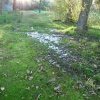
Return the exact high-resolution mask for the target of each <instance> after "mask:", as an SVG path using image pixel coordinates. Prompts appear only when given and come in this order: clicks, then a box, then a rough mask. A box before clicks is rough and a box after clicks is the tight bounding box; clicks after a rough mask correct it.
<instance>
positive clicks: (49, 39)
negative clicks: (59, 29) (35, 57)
mask: <svg viewBox="0 0 100 100" xmlns="http://www.w3.org/2000/svg"><path fill="white" fill-rule="evenodd" d="M27 35H28V36H31V37H32V38H34V39H37V40H38V41H39V42H41V43H43V44H47V45H48V49H52V50H54V51H55V53H57V54H59V58H62V57H66V56H67V55H69V53H68V52H67V50H64V49H63V48H62V47H61V46H59V42H60V40H61V39H62V38H63V37H64V35H55V34H52V35H51V34H50V35H49V34H42V33H38V32H28V33H27ZM66 52H67V53H66Z"/></svg>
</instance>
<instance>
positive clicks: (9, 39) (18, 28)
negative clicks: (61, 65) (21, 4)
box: [0, 11, 100, 100]
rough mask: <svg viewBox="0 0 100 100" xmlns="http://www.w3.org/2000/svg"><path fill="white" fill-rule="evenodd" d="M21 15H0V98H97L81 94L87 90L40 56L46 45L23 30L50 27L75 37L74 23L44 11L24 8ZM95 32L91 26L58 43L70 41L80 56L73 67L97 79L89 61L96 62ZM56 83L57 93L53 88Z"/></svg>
mask: <svg viewBox="0 0 100 100" xmlns="http://www.w3.org/2000/svg"><path fill="white" fill-rule="evenodd" d="M3 16H6V17H3ZM23 16H24V17H23ZM23 16H22V15H20V14H19V13H17V19H16V13H10V14H6V13H4V15H2V16H0V19H3V20H0V100H38V99H39V100H86V98H87V97H88V100H99V96H98V95H96V96H94V95H92V96H91V95H90V96H88V95H89V94H86V95H87V96H86V97H85V98H84V97H83V94H85V92H86V91H87V90H85V89H78V88H77V84H76V82H75V81H74V80H73V79H72V77H71V75H69V74H68V73H65V72H63V70H62V69H57V68H55V66H51V65H50V64H49V63H48V61H46V60H45V59H44V58H43V57H45V56H46V55H47V54H48V49H47V46H45V45H43V44H41V43H39V42H38V41H36V40H34V39H31V38H30V37H27V36H26V34H24V32H29V31H38V32H41V33H48V34H50V29H52V28H56V29H58V30H59V31H61V32H64V33H66V34H68V35H71V36H75V37H77V36H78V35H77V34H76V33H75V32H74V29H75V26H74V25H65V24H63V23H54V22H53V21H52V16H51V14H50V13H49V14H48V13H47V12H46V13H44V12H43V13H40V14H39V13H38V12H34V11H33V12H27V13H26V12H24V13H23ZM20 18H21V20H20ZM5 19H6V22H5ZM15 19H16V20H15ZM31 27H33V30H31ZM99 33H100V30H99V29H98V28H95V26H92V28H90V29H89V32H88V33H87V35H86V36H85V37H83V38H81V37H80V38H78V39H79V41H77V39H76V38H75V39H73V40H69V39H63V40H62V41H61V43H62V44H67V43H70V44H71V45H70V46H69V49H70V50H72V51H73V54H74V55H80V56H79V57H82V58H83V61H82V62H77V63H73V64H72V65H73V66H72V67H73V69H74V70H75V71H76V70H77V71H78V72H79V74H80V75H81V73H83V74H85V75H86V76H87V78H92V79H94V80H97V81H98V82H99V79H100V77H99V71H98V69H96V70H97V71H95V70H94V69H93V66H94V65H92V63H93V64H95V65H96V66H98V65H99V61H98V58H99V42H98V38H99V36H100V35H99ZM76 35H77V36H76ZM93 37H95V39H94V38H93ZM90 38H92V39H91V40H90ZM96 39H97V40H96ZM90 58H91V59H92V60H91V61H92V63H90V62H89V60H90ZM37 59H39V60H37ZM41 59H42V60H41ZM94 75H95V76H94ZM78 78H79V79H80V77H78ZM51 80H53V81H51ZM84 81H86V80H84ZM58 86H59V87H60V88H59V90H60V91H61V93H60V92H59V91H55V90H54V88H55V87H58ZM1 88H4V90H1Z"/></svg>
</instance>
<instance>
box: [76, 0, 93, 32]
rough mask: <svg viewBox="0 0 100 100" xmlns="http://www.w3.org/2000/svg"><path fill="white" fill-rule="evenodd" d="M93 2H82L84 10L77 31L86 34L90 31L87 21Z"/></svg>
mask: <svg viewBox="0 0 100 100" xmlns="http://www.w3.org/2000/svg"><path fill="white" fill-rule="evenodd" d="M92 1H93V0H82V9H81V12H80V15H79V19H78V23H77V31H78V32H81V33H84V32H86V31H87V30H88V27H87V21H88V16H89V12H90V7H91V5H92Z"/></svg>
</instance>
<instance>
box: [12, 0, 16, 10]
mask: <svg viewBox="0 0 100 100" xmlns="http://www.w3.org/2000/svg"><path fill="white" fill-rule="evenodd" d="M13 10H14V11H15V10H16V0H13Z"/></svg>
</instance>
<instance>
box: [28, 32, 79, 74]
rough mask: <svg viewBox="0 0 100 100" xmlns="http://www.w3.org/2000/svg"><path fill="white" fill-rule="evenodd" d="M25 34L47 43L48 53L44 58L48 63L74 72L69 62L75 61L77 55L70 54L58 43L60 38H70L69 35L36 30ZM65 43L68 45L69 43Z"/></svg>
mask: <svg viewBox="0 0 100 100" xmlns="http://www.w3.org/2000/svg"><path fill="white" fill-rule="evenodd" d="M27 35H28V36H30V37H32V38H33V39H36V40H38V41H39V42H40V43H43V44H46V45H48V49H49V51H50V52H49V53H50V54H48V55H46V56H45V58H44V59H46V60H48V61H49V63H50V64H52V65H54V66H55V67H58V68H62V67H65V68H66V70H67V71H68V72H70V73H74V72H73V70H72V69H71V63H72V62H73V61H74V62H76V61H77V57H76V56H73V55H71V51H70V50H69V49H68V48H66V47H64V45H61V44H60V40H61V39H63V38H69V39H71V37H69V36H66V35H58V34H43V33H38V32H27ZM65 45H66V46H68V45H69V44H65ZM73 75H75V74H73Z"/></svg>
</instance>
